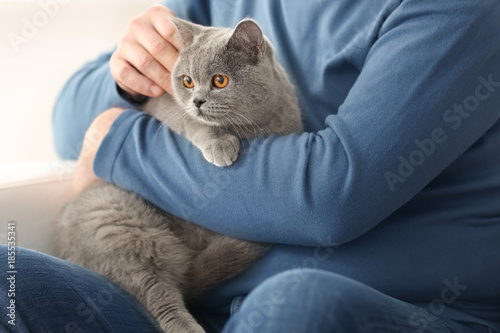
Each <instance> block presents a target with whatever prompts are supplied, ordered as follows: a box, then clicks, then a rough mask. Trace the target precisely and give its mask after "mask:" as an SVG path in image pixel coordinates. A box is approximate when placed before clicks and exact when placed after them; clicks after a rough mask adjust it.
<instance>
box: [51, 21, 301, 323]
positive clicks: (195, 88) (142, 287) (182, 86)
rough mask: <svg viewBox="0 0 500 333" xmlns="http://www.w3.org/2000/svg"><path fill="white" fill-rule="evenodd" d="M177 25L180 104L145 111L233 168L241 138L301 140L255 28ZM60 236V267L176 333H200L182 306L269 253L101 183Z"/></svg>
mask: <svg viewBox="0 0 500 333" xmlns="http://www.w3.org/2000/svg"><path fill="white" fill-rule="evenodd" d="M171 20H172V22H173V23H174V25H175V26H176V27H177V32H178V37H179V38H180V39H181V40H182V42H183V45H184V47H183V50H182V51H181V52H180V54H179V59H178V61H177V62H176V64H175V66H174V69H173V71H172V84H173V87H174V93H175V94H174V95H175V98H173V97H171V96H170V95H168V94H164V95H163V96H162V97H160V98H152V99H150V100H149V101H148V102H147V103H146V105H145V106H144V107H143V111H144V112H147V113H149V114H151V115H153V116H155V117H156V118H157V119H159V120H160V121H162V122H164V123H165V124H166V125H167V126H168V128H170V129H172V130H174V131H175V132H177V133H179V134H181V135H183V136H184V137H186V138H187V139H188V140H189V141H191V142H192V143H193V144H194V145H195V146H196V147H198V148H199V149H200V151H201V152H202V154H203V156H204V157H205V159H206V160H207V161H208V162H210V163H213V164H215V165H217V166H221V167H222V166H229V165H231V164H232V163H233V162H234V161H235V160H236V159H237V157H238V153H239V150H240V139H242V138H255V137H257V136H263V135H270V134H280V135H286V134H291V133H300V132H302V123H301V118H300V111H299V106H298V101H297V98H296V96H295V93H294V88H293V86H292V84H291V83H290V81H289V80H288V78H287V76H286V74H285V72H284V70H283V68H282V67H281V65H280V64H279V63H278V62H277V60H276V59H275V57H274V52H273V48H272V46H271V44H270V42H269V41H268V40H267V38H266V37H264V36H263V34H262V31H261V29H260V27H259V26H258V25H257V23H256V22H254V21H253V20H250V19H246V20H243V21H241V22H240V23H239V24H238V25H237V27H236V28H235V29H228V28H213V27H203V26H200V25H196V24H193V23H190V22H187V21H184V20H181V19H178V18H171ZM58 233H59V235H58V249H59V255H60V256H61V257H62V258H64V259H66V260H68V261H71V262H74V263H76V264H78V265H81V266H84V267H86V268H89V269H91V270H93V271H96V272H98V273H100V274H102V275H104V276H105V277H107V278H109V279H110V280H111V281H113V282H115V283H116V284H118V285H120V286H121V287H123V288H124V289H125V290H127V291H128V292H129V293H130V294H132V295H133V296H135V297H136V298H137V299H138V300H139V301H140V302H141V303H142V304H143V305H144V306H145V307H146V308H147V309H148V310H149V311H150V312H151V314H152V315H153V316H154V317H155V318H156V320H157V321H158V323H159V325H160V327H161V328H162V329H163V330H164V331H166V332H172V333H180V332H204V331H203V329H202V328H201V326H199V325H198V324H197V322H196V321H195V319H194V318H193V317H192V316H191V315H190V314H189V312H188V310H187V309H186V304H189V303H190V302H193V301H195V300H196V297H198V296H199V295H200V294H201V293H202V292H204V291H206V290H208V289H209V288H211V287H213V286H215V285H217V284H220V283H221V282H223V281H225V280H227V279H229V278H231V277H233V276H235V275H236V274H238V273H239V272H241V271H242V270H243V269H245V268H246V267H248V265H250V264H251V263H252V262H253V261H254V260H255V259H257V258H258V257H259V256H260V255H262V254H263V252H264V251H265V250H266V249H267V246H266V245H263V244H256V243H251V242H247V241H242V240H238V239H234V238H231V237H228V236H225V235H221V234H218V233H216V232H213V231H210V230H207V229H205V228H202V227H200V226H197V225H195V224H193V223H191V222H188V221H185V220H182V219H180V218H178V217H176V216H173V215H171V214H169V213H167V212H164V211H162V210H161V209H159V208H158V207H156V206H154V205H153V204H151V203H149V202H147V201H146V200H144V199H142V198H141V197H139V196H137V195H135V194H133V193H131V192H128V191H126V190H123V189H120V188H118V187H117V186H115V185H112V184H109V183H107V182H105V181H100V182H98V183H97V184H95V185H93V186H92V187H90V188H89V189H87V190H86V191H84V192H83V193H81V194H79V195H78V196H77V197H76V198H75V199H74V200H73V201H72V202H70V203H69V204H68V205H67V206H66V207H65V209H64V210H63V212H62V215H61V217H60V221H59V224H58Z"/></svg>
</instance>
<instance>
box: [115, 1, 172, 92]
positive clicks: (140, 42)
mask: <svg viewBox="0 0 500 333" xmlns="http://www.w3.org/2000/svg"><path fill="white" fill-rule="evenodd" d="M170 16H175V15H174V13H173V12H172V11H171V10H170V9H169V8H167V7H165V6H162V5H154V6H151V7H149V8H148V9H147V10H146V11H145V12H144V13H143V14H142V15H140V16H139V17H137V18H135V19H133V20H132V21H131V22H130V23H129V25H128V26H127V30H126V32H125V36H124V37H123V38H122V40H121V41H120V43H119V44H118V47H117V49H116V51H115V52H114V53H113V55H112V56H111V59H110V61H109V67H110V69H111V74H112V75H113V78H114V79H115V81H116V82H117V84H118V85H119V86H120V88H122V89H123V90H125V91H126V92H128V93H129V94H131V95H133V96H134V95H135V96H137V95H139V94H141V95H145V96H150V97H159V96H161V95H162V94H163V93H164V91H167V92H168V93H169V94H171V95H172V94H173V90H172V83H171V81H170V73H171V72H172V68H173V67H174V64H175V62H176V60H177V58H178V56H179V50H180V49H181V48H182V42H181V40H180V39H179V38H178V37H177V29H176V28H175V26H174V24H173V23H172V22H171V21H170V19H169V17H170Z"/></svg>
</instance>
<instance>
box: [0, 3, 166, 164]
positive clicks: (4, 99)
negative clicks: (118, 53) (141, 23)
mask: <svg viewBox="0 0 500 333" xmlns="http://www.w3.org/2000/svg"><path fill="white" fill-rule="evenodd" d="M158 2H160V1H158V0H38V1H35V0H31V1H20V0H12V1H5V0H3V1H1V0H0V167H1V166H2V165H7V164H13V163H15V164H17V163H25V162H33V161H40V160H49V159H54V158H56V154H55V152H54V148H53V144H52V132H51V131H52V127H51V126H52V125H51V113H52V108H53V105H54V101H55V99H56V97H57V95H58V93H59V91H60V90H61V88H62V86H63V85H64V83H65V82H66V80H67V79H68V78H69V77H70V76H71V74H72V73H73V72H75V71H76V70H77V69H78V68H79V67H80V66H81V65H83V64H84V63H85V62H86V61H88V60H91V59H93V58H95V57H96V56H97V55H98V54H99V53H101V52H103V51H106V50H109V49H111V48H112V47H113V46H114V45H115V44H116V43H117V42H118V40H119V38H120V37H121V36H122V35H123V33H124V30H125V26H126V24H127V22H128V21H130V20H131V19H132V18H134V17H136V16H138V15H139V14H140V13H142V12H143V11H144V10H145V9H146V8H147V7H148V6H150V5H152V4H155V3H158ZM48 4H52V5H51V6H48ZM44 5H45V9H44V8H43V7H44ZM26 22H31V23H34V24H38V25H39V26H40V27H38V28H36V29H37V30H36V31H33V30H29V29H27V28H26V27H27V26H28V25H29V23H26ZM23 27H24V31H23ZM35 27H36V26H35ZM18 37H20V38H19V39H17V41H18V42H19V41H20V40H22V42H19V43H18V44H16V43H13V42H12V39H14V38H18Z"/></svg>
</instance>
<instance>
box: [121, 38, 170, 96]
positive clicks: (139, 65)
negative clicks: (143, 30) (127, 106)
mask: <svg viewBox="0 0 500 333" xmlns="http://www.w3.org/2000/svg"><path fill="white" fill-rule="evenodd" d="M123 58H124V59H126V60H127V62H128V63H129V64H130V65H132V66H133V67H134V68H135V69H137V71H138V72H139V73H141V74H143V75H144V76H146V77H147V78H148V79H150V80H151V81H153V82H154V83H156V84H157V85H158V86H160V87H161V88H162V89H167V88H169V87H170V86H171V83H170V73H169V71H167V70H166V69H165V67H163V66H162V65H161V64H160V63H159V62H158V61H156V59H155V58H153V56H152V55H151V54H149V52H148V51H147V50H146V49H144V47H142V45H140V44H136V43H132V44H130V45H129V46H128V47H126V48H124V51H123Z"/></svg>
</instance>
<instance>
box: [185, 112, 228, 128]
mask: <svg viewBox="0 0 500 333" xmlns="http://www.w3.org/2000/svg"><path fill="white" fill-rule="evenodd" d="M187 113H188V114H189V115H190V116H191V117H192V118H194V119H195V120H196V121H198V122H199V123H201V124H204V125H209V126H221V125H222V124H221V123H222V122H223V121H222V119H221V118H220V117H216V116H211V115H209V114H207V113H204V112H203V111H200V110H198V109H191V110H187Z"/></svg>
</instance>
